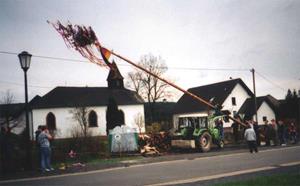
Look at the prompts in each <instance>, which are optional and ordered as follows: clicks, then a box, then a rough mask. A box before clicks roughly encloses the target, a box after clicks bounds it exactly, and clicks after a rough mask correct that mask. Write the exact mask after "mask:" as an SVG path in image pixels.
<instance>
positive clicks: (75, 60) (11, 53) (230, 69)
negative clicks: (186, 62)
mask: <svg viewBox="0 0 300 186" xmlns="http://www.w3.org/2000/svg"><path fill="white" fill-rule="evenodd" d="M0 53H2V54H8V55H18V53H15V52H7V51H0ZM32 56H33V57H36V58H42V59H50V60H56V61H63V62H66V61H70V62H75V63H77V62H81V63H90V62H89V61H86V60H78V59H70V58H61V57H52V56H42V55H32ZM119 66H130V67H131V65H127V64H119ZM168 69H172V70H195V71H248V70H249V69H246V68H196V67H168Z"/></svg>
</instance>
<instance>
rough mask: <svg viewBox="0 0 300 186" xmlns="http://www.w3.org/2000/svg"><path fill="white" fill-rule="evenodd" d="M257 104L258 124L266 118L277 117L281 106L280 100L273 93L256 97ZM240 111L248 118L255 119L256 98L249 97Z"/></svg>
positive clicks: (262, 122)
mask: <svg viewBox="0 0 300 186" xmlns="http://www.w3.org/2000/svg"><path fill="white" fill-rule="evenodd" d="M256 102H257V103H256V104H257V120H258V124H259V125H262V124H264V121H265V120H268V121H270V120H272V119H276V118H277V117H276V112H277V111H278V108H279V102H278V101H277V100H276V99H275V98H274V97H272V96H271V95H267V96H261V97H257V98H256ZM239 113H241V114H244V115H245V118H246V119H253V120H255V109H254V100H253V99H250V98H249V99H247V100H246V101H245V103H244V104H243V105H242V107H241V108H240V110H239Z"/></svg>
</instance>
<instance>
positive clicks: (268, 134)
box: [264, 120, 272, 146]
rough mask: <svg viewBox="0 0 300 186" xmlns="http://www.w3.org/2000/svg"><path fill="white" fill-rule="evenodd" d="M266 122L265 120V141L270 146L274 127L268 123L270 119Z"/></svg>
mask: <svg viewBox="0 0 300 186" xmlns="http://www.w3.org/2000/svg"><path fill="white" fill-rule="evenodd" d="M264 122H265V124H264V133H265V142H266V146H270V145H271V143H270V141H271V133H272V129H271V127H270V125H269V124H268V120H265V121H264Z"/></svg>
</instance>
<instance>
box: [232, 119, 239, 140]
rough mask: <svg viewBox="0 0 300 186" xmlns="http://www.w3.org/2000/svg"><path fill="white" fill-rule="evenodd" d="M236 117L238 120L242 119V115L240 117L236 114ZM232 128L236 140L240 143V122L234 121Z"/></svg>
mask: <svg viewBox="0 0 300 186" xmlns="http://www.w3.org/2000/svg"><path fill="white" fill-rule="evenodd" d="M234 118H235V119H237V120H238V121H241V119H240V117H238V116H235V117H234ZM231 128H232V134H233V138H234V142H235V143H238V142H239V124H238V123H237V122H233V123H232V125H231Z"/></svg>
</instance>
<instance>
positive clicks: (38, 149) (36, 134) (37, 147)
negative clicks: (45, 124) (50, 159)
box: [35, 125, 42, 169]
mask: <svg viewBox="0 0 300 186" xmlns="http://www.w3.org/2000/svg"><path fill="white" fill-rule="evenodd" d="M41 132H42V125H39V126H38V128H37V130H36V131H35V146H36V152H37V159H38V161H37V162H38V165H39V169H41V165H40V163H41V151H40V148H41V146H40V144H39V142H38V139H39V135H40V134H41Z"/></svg>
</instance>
